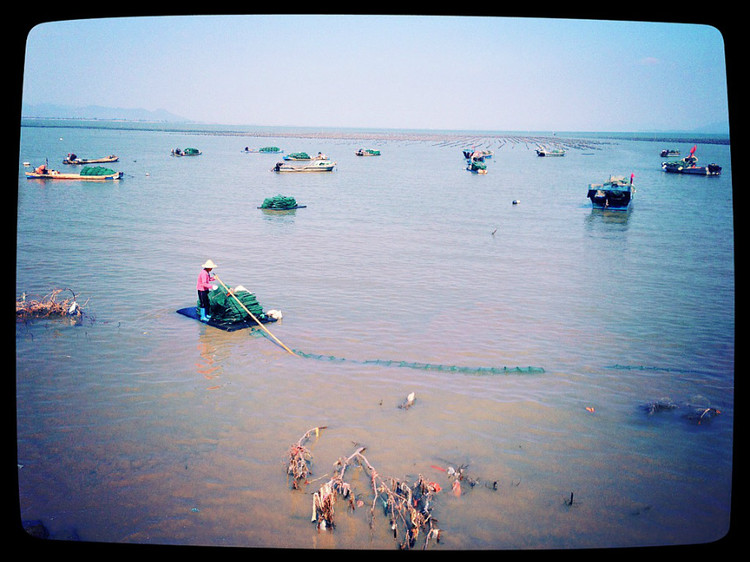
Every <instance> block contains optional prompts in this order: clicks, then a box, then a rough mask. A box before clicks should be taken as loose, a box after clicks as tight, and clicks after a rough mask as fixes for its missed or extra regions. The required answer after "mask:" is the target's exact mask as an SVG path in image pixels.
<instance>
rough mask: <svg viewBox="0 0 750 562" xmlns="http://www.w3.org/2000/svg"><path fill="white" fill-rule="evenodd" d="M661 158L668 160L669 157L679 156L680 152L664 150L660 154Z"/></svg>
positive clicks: (669, 149)
mask: <svg viewBox="0 0 750 562" xmlns="http://www.w3.org/2000/svg"><path fill="white" fill-rule="evenodd" d="M660 155H661V157H662V158H668V157H670V156H679V155H680V151H679V150H672V149H671V148H665V149H664V150H662V151H661V153H660Z"/></svg>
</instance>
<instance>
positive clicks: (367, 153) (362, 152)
mask: <svg viewBox="0 0 750 562" xmlns="http://www.w3.org/2000/svg"><path fill="white" fill-rule="evenodd" d="M354 154H356V155H357V156H380V151H379V150H374V149H372V148H360V149H359V150H358V151H357V152H355V153H354Z"/></svg>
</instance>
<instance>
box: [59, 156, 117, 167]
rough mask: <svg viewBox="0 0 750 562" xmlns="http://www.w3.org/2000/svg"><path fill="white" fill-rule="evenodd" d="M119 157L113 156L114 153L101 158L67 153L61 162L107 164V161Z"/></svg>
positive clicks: (112, 160) (115, 159)
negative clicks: (81, 156)
mask: <svg viewBox="0 0 750 562" xmlns="http://www.w3.org/2000/svg"><path fill="white" fill-rule="evenodd" d="M119 159H120V158H119V157H117V156H115V155H114V154H111V155H110V156H104V157H102V158H78V156H76V155H75V154H68V156H67V157H66V158H64V159H63V161H62V163H63V164H80V165H84V166H85V165H87V164H107V163H109V162H117V161H118V160H119Z"/></svg>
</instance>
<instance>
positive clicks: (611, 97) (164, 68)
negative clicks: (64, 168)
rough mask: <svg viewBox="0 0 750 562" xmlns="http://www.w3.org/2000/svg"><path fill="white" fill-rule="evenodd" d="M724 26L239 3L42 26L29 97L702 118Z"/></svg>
mask: <svg viewBox="0 0 750 562" xmlns="http://www.w3.org/2000/svg"><path fill="white" fill-rule="evenodd" d="M724 49H725V45H724V38H723V36H722V34H721V32H720V31H719V30H718V29H716V28H715V27H712V26H710V25H700V24H692V23H688V24H683V23H662V22H647V21H634V22H628V21H606V20H572V19H559V18H552V19H539V18H506V17H476V16H459V17H447V16H356V15H352V16H349V15H333V16H324V15H296V16H295V15H291V16H284V15H239V16H224V15H221V16H157V17H122V18H100V19H81V20H67V21H52V22H46V23H40V24H38V25H36V26H35V27H33V28H31V29H30V30H29V33H28V36H27V38H26V51H25V64H24V72H23V94H22V95H23V102H24V104H42V103H49V104H59V105H72V106H86V105H99V106H106V107H117V108H143V109H147V110H150V111H154V110H157V109H166V110H167V111H169V112H171V113H174V114H177V115H179V116H182V117H185V118H186V119H189V120H192V121H198V122H203V123H212V124H227V125H262V126H300V127H334V128H339V127H340V128H343V127H347V128H348V127H353V128H388V129H437V130H446V129H447V130H495V131H657V130H661V131H664V130H686V131H690V130H694V129H697V128H700V127H703V126H706V125H707V124H711V123H715V122H726V121H727V120H728V99H727V75H726V72H727V68H726V61H725V53H724Z"/></svg>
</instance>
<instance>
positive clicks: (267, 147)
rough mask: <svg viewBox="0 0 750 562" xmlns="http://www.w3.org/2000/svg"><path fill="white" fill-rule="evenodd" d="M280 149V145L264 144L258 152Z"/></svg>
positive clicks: (277, 150)
mask: <svg viewBox="0 0 750 562" xmlns="http://www.w3.org/2000/svg"><path fill="white" fill-rule="evenodd" d="M280 150H281V149H280V148H279V147H278V146H264V147H263V148H261V149H260V150H259V151H258V152H279V151H280Z"/></svg>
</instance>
